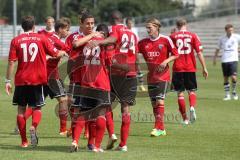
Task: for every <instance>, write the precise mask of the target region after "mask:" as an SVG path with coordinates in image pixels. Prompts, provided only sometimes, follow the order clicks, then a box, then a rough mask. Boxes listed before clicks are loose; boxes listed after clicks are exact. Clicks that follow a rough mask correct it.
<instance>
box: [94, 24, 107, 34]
mask: <svg viewBox="0 0 240 160" xmlns="http://www.w3.org/2000/svg"><path fill="white" fill-rule="evenodd" d="M96 31H102V32H103V33H104V37H108V36H109V31H108V26H107V25H106V24H103V23H102V24H99V25H98V26H97V28H96Z"/></svg>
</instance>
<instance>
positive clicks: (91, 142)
mask: <svg viewBox="0 0 240 160" xmlns="http://www.w3.org/2000/svg"><path fill="white" fill-rule="evenodd" d="M88 128H89V138H88V146H87V147H88V150H90V151H92V150H93V149H94V147H95V146H94V144H95V138H96V120H95V119H92V120H88Z"/></svg>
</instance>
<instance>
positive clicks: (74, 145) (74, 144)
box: [70, 141, 78, 152]
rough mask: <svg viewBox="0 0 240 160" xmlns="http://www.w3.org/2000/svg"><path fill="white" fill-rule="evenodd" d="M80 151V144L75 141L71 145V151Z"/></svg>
mask: <svg viewBox="0 0 240 160" xmlns="http://www.w3.org/2000/svg"><path fill="white" fill-rule="evenodd" d="M77 151H78V144H77V142H76V141H73V142H72V144H71V147H70V152H77Z"/></svg>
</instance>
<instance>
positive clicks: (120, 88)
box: [115, 77, 137, 151]
mask: <svg viewBox="0 0 240 160" xmlns="http://www.w3.org/2000/svg"><path fill="white" fill-rule="evenodd" d="M119 84H120V85H119ZM115 88H116V90H115V93H116V95H117V96H118V98H119V100H120V102H121V113H122V124H121V141H120V144H119V146H118V147H117V149H116V150H119V151H127V139H128V136H129V129H130V123H131V115H130V106H133V105H135V103H136V101H135V97H136V94H137V78H136V77H116V83H115Z"/></svg>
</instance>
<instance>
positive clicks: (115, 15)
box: [110, 10, 123, 23]
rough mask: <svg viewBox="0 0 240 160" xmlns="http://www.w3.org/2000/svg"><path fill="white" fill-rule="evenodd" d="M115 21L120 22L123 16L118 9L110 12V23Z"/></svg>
mask: <svg viewBox="0 0 240 160" xmlns="http://www.w3.org/2000/svg"><path fill="white" fill-rule="evenodd" d="M116 21H118V22H122V21H123V16H122V13H121V12H120V11H118V10H115V11H113V12H112V13H111V19H110V22H111V23H115V22H116Z"/></svg>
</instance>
